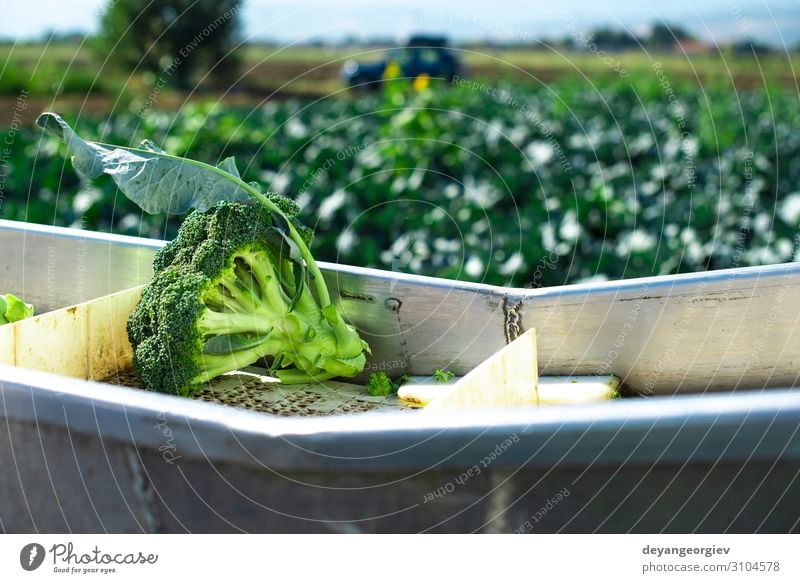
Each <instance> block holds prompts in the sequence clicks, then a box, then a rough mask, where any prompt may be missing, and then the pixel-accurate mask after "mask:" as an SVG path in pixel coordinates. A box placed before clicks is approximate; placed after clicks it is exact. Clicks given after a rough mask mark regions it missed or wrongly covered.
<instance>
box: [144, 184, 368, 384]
mask: <svg viewBox="0 0 800 583" xmlns="http://www.w3.org/2000/svg"><path fill="white" fill-rule="evenodd" d="M270 200H271V202H272V203H273V204H274V205H275V206H277V207H278V208H281V209H282V211H283V212H282V213H281V214H276V213H274V212H272V211H271V210H269V209H268V208H266V207H265V206H262V205H246V204H240V203H227V202H223V203H218V204H217V205H215V206H213V207H212V208H211V209H209V210H208V211H206V212H194V213H193V214H192V215H190V216H189V217H188V218H187V219H186V220H185V221H184V222H183V224H182V225H181V227H180V230H179V232H178V236H177V237H176V238H175V240H173V241H171V242H170V243H168V244H167V245H166V246H165V247H164V248H163V249H162V250H161V251H159V253H157V255H156V258H155V260H154V268H155V271H156V273H155V275H154V277H153V279H152V280H151V282H150V283H149V284H148V285H147V287H146V288H145V291H144V293H143V296H142V299H141V301H140V302H139V304H138V305H137V307H136V308H135V310H134V312H133V313H132V314H131V317H130V319H129V320H128V337H129V339H130V341H131V345H132V346H133V347H134V366H135V368H136V370H137V372H138V374H139V377H140V379H141V380H142V383H143V384H144V385H145V386H146V387H147V388H150V389H153V390H157V391H162V392H169V393H177V394H190V393H192V392H193V391H194V390H195V389H197V388H198V386H199V385H202V384H203V383H205V382H207V381H208V380H210V379H213V378H214V377H216V376H218V375H220V374H223V373H225V372H230V371H233V370H236V369H238V368H241V367H243V366H247V365H250V364H252V363H254V362H255V361H257V360H258V359H260V358H263V357H272V368H273V371H274V373H275V374H276V375H277V376H278V378H280V379H281V381H283V382H284V383H287V384H297V383H304V382H319V381H323V380H326V379H329V378H332V377H337V376H345V377H348V376H353V375H355V374H357V373H358V372H360V371H361V370H362V369H363V368H364V365H365V364H366V356H365V354H364V352H365V351H368V350H369V347H368V346H367V344H366V343H365V342H364V341H363V340H361V338H360V337H359V335H358V333H357V332H356V330H355V328H353V327H352V326H350V325H348V324H347V323H346V322H345V321H344V320H343V319H342V318H341V316H340V315H339V313H338V311H337V310H336V308H335V306H333V304H330V303H328V304H327V305H321V302H319V303H318V301H317V299H316V298H315V297H314V296H313V295H312V293H311V289H310V288H309V287H308V285H306V278H307V274H306V272H305V269H304V267H305V262H304V260H303V259H302V258H299V257H297V255H296V251H297V250H296V247H295V246H294V245H293V244H292V243H293V241H292V240H291V239H289V238H287V237H286V236H285V233H286V224H285V221H286V220H287V219H288V220H289V221H292V222H293V223H295V224H294V225H293V226H294V229H295V232H296V233H298V235H299V236H301V237H303V239H304V242H306V243H308V242H310V239H311V233H310V231H309V230H308V229H306V228H305V227H303V226H302V225H300V224H299V223H296V222H295V219H294V217H293V216H291V215H289V216H287V213H292V214H293V213H294V212H296V207H295V208H293V207H292V206H291V205H292V203H291V201H288V200H286V199H282V200H281V199H280V198H278V197H277V196H276V195H270Z"/></svg>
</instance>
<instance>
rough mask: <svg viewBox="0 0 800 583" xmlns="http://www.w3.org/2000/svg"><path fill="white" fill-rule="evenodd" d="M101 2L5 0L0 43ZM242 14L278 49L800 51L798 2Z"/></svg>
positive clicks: (595, 2) (335, 1)
mask: <svg viewBox="0 0 800 583" xmlns="http://www.w3.org/2000/svg"><path fill="white" fill-rule="evenodd" d="M143 1H144V0H143ZM156 1H157V0H156ZM107 2H108V0H28V1H26V2H17V1H11V0H4V2H3V4H4V6H3V17H2V18H0V37H3V38H6V39H19V40H23V39H34V38H37V37H41V36H42V35H44V34H45V33H46V32H48V31H57V32H63V33H66V32H73V31H80V32H93V31H94V30H95V29H96V22H97V16H98V14H99V13H100V11H101V10H102V9H103V7H104V6H105V5H106V4H107ZM242 14H243V24H244V34H245V35H246V36H247V37H248V38H253V39H256V40H270V41H275V42H282V43H290V42H298V41H307V40H330V41H336V40H341V39H343V38H345V37H347V36H356V37H362V38H369V37H376V36H379V37H384V38H385V37H397V38H401V37H402V36H404V35H407V34H409V33H410V32H446V33H447V34H448V35H449V36H450V37H451V38H453V39H456V40H475V39H493V40H527V39H531V40H532V39H536V38H559V37H564V36H566V35H567V34H568V33H569V31H570V30H579V31H586V30H589V29H591V28H594V27H597V26H602V25H611V26H612V27H615V28H623V27H625V28H628V29H630V30H632V31H634V32H643V31H645V30H646V27H647V26H648V25H649V24H651V23H653V22H658V21H664V22H667V23H671V24H672V23H675V24H681V25H682V26H684V27H685V28H687V29H689V30H690V31H691V32H692V33H694V34H695V35H696V36H698V37H699V38H702V39H704V40H708V41H716V42H720V43H725V42H731V41H737V40H745V39H748V38H751V39H753V40H755V41H759V42H765V43H768V44H772V45H774V46H778V47H780V46H795V45H797V44H798V43H800V0H669V1H668V2H663V1H661V2H659V1H654V0H642V1H625V0H605V1H600V0H559V1H558V2H552V0H550V1H540V0H490V1H487V0H438V1H436V0H403V1H399V0H388V1H381V0H371V1H365V0H291V1H289V0H244V7H243V11H242Z"/></svg>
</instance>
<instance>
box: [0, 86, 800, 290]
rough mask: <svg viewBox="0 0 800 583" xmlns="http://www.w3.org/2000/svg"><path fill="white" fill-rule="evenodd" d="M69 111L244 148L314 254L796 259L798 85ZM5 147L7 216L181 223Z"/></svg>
mask: <svg viewBox="0 0 800 583" xmlns="http://www.w3.org/2000/svg"><path fill="white" fill-rule="evenodd" d="M670 90H672V92H670ZM64 113H65V116H66V117H67V119H68V121H69V122H70V123H71V124H72V125H73V126H74V127H76V128H77V129H78V130H79V131H80V132H81V134H82V135H84V136H85V137H87V138H94V139H97V140H100V141H104V142H109V143H120V144H126V145H129V144H135V143H136V142H137V141H138V140H139V139H142V138H149V139H153V140H155V141H156V142H157V143H160V144H161V145H162V147H164V148H165V149H166V150H167V151H169V152H170V153H173V154H177V155H182V156H188V157H193V158H197V159H200V160H204V161H208V162H216V161H218V160H219V159H221V158H223V157H226V156H230V155H235V156H236V158H237V160H238V162H239V167H240V171H241V172H242V173H243V175H244V176H245V177H246V178H247V179H248V180H255V181H258V182H260V183H261V184H262V185H263V186H264V187H265V188H266V189H270V190H274V191H277V192H280V193H283V194H287V195H290V196H293V197H295V198H296V199H297V200H298V202H299V203H300V204H301V207H302V209H303V218H304V220H305V221H306V222H308V223H309V224H310V225H312V226H313V227H314V228H315V230H316V233H317V234H316V241H315V243H314V248H313V251H314V253H315V256H316V257H317V258H319V259H321V260H328V261H337V262H341V263H347V264H352V265H361V266H371V267H379V268H384V269H393V270H396V271H402V272H407V273H418V274H425V275H435V276H441V277H448V278H454V279H461V280H470V281H484V282H487V283H494V284H509V285H514V286H538V285H553V284H560V283H568V282H575V281H585V280H589V279H592V278H610V279H615V278H629V277H638V276H646V275H658V274H666V273H677V272H687V271H699V270H705V269H719V268H725V267H736V266H746V265H759V264H766V263H777V262H783V261H790V260H793V259H794V258H795V256H796V255H797V249H796V244H795V237H796V235H797V232H798V222H799V221H800V186H799V185H800V164H799V163H798V162H800V133H798V132H797V128H798V127H800V103H799V102H798V100H797V96H796V94H793V93H791V92H790V91H785V90H777V89H776V90H771V91H767V90H760V91H738V92H736V91H732V90H731V88H730V87H728V88H727V89H725V88H722V87H720V88H719V89H714V88H709V87H706V88H690V87H675V88H674V89H673V88H672V87H671V86H670V85H669V82H668V80H666V82H665V79H663V78H662V79H660V80H657V79H656V78H655V77H653V79H652V80H651V81H648V82H638V83H636V84H631V83H627V84H606V85H604V86H603V87H600V88H597V87H591V86H587V85H586V84H585V83H583V84H578V83H559V84H554V85H550V86H539V87H521V86H515V85H499V86H491V85H487V86H484V87H483V88H481V87H480V86H475V85H472V84H467V83H465V84H463V85H459V84H454V85H450V86H442V85H441V84H436V83H432V84H427V83H416V84H415V88H414V89H412V88H411V87H409V85H408V84H403V85H402V86H400V85H398V86H397V87H389V88H388V90H387V91H386V92H385V93H383V94H381V95H370V96H366V97H363V98H360V99H321V100H318V101H314V102H301V101H285V102H270V103H267V104H266V105H263V106H260V107H255V108H254V107H242V108H237V107H232V106H222V105H217V104H213V103H208V104H204V103H191V104H187V105H185V106H184V107H182V108H180V109H179V110H178V111H162V110H159V109H158V104H157V102H156V103H155V105H154V107H153V108H152V109H150V110H148V111H147V112H146V113H144V114H142V113H141V112H140V111H139V112H137V111H136V110H135V109H133V108H132V109H131V110H130V111H123V112H118V113H116V114H115V115H113V116H112V117H101V116H95V115H88V116H87V115H86V114H84V115H80V116H77V115H74V114H73V115H70V112H64ZM137 113H138V115H137ZM9 132H10V133H9ZM11 134H13V135H11ZM0 140H3V141H5V140H8V141H10V142H11V143H12V144H13V147H10V148H9V149H7V150H6V152H7V154H6V158H7V159H6V160H4V163H5V168H6V169H7V173H6V175H5V176H4V177H3V182H2V184H0V188H2V190H0V196H2V198H0V204H2V206H1V207H0V216H2V217H3V218H11V219H17V220H26V221H32V222H39V223H46V224H55V225H65V226H83V227H84V228H90V229H96V230H100V231H111V232H115V233H121V234H129V235H139V236H146V237H158V238H169V237H171V236H172V235H173V234H174V233H175V230H176V225H177V222H178V220H177V218H174V217H173V218H169V219H167V218H166V217H163V216H155V217H152V216H146V215H142V213H141V212H140V211H138V210H137V209H136V208H135V207H134V206H133V205H132V204H131V203H129V202H128V201H127V200H126V199H125V198H124V196H122V195H120V194H119V193H117V192H116V189H115V187H114V185H113V183H112V182H111V181H110V180H105V179H101V180H98V181H96V182H95V183H93V184H91V185H82V184H80V182H79V180H78V178H77V177H76V175H75V173H74V171H73V170H72V168H71V166H70V165H69V164H68V163H65V158H64V151H63V149H62V146H60V145H59V144H57V143H56V142H55V141H52V140H50V139H48V138H44V137H42V136H41V135H40V134H39V133H38V132H36V131H35V130H34V129H31V128H29V127H20V128H19V129H16V130H7V131H6V132H5V133H4V134H2V133H0Z"/></svg>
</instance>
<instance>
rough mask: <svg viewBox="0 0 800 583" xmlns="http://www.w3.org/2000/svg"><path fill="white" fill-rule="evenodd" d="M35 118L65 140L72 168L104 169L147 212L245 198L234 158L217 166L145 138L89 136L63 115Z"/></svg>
mask: <svg viewBox="0 0 800 583" xmlns="http://www.w3.org/2000/svg"><path fill="white" fill-rule="evenodd" d="M36 124H37V125H38V126H39V127H40V128H42V129H43V130H44V131H45V132H47V133H49V134H52V135H55V136H57V137H59V138H61V140H63V141H64V143H66V144H67V149H68V150H69V154H70V156H71V157H72V164H73V166H74V167H75V170H76V171H77V172H78V173H79V174H80V175H82V176H83V177H85V178H96V177H98V176H100V175H101V174H108V175H109V176H111V178H112V179H113V180H114V182H115V183H116V184H117V186H118V187H119V189H120V190H121V191H122V193H123V194H125V196H127V197H128V198H129V199H131V200H132V201H133V202H135V203H136V204H137V205H139V207H141V208H142V210H144V211H145V212H147V213H150V214H155V213H169V214H181V213H185V212H186V211H188V210H189V209H192V208H195V209H198V210H201V211H204V210H207V209H208V208H210V207H211V206H213V205H214V204H215V203H217V202H221V201H228V202H244V201H247V200H249V199H250V195H249V194H248V193H247V191H246V190H244V189H243V188H242V187H241V186H240V182H241V177H240V176H239V172H238V170H237V169H236V163H235V162H234V160H233V158H226V159H225V160H223V161H222V162H221V163H220V164H219V165H218V166H216V167H214V166H210V165H208V164H205V163H203V162H197V161H195V160H189V159H187V158H180V157H178V156H171V155H169V154H167V153H166V152H164V151H163V150H162V149H161V148H159V147H157V146H155V145H154V144H153V143H152V142H149V141H147V140H145V141H144V142H142V144H141V147H139V148H127V147H124V146H113V145H109V144H102V143H99V142H87V141H86V140H84V139H83V138H81V137H80V136H79V135H78V134H76V133H75V132H74V131H73V129H72V128H71V127H70V126H69V125H68V124H67V122H65V121H64V120H63V119H62V118H61V116H59V115H58V114H55V113H43V114H42V115H40V116H39V118H38V119H37V120H36Z"/></svg>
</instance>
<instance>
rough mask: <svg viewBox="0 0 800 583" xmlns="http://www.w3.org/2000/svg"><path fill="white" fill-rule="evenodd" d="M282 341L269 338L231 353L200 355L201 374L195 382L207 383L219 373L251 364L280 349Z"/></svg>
mask: <svg viewBox="0 0 800 583" xmlns="http://www.w3.org/2000/svg"><path fill="white" fill-rule="evenodd" d="M280 349H281V342H280V340H275V339H273V338H268V339H267V340H265V341H264V342H263V343H261V344H259V345H258V346H254V347H253V348H249V349H247V350H239V351H236V352H231V353H230V354H203V355H201V357H200V360H201V362H200V369H201V372H200V374H198V375H197V377H195V383H206V382H208V381H210V380H211V379H213V378H215V377H218V376H219V375H221V374H223V373H226V372H230V371H232V370H236V369H239V368H242V367H244V366H249V365H251V364H253V363H254V362H255V361H257V360H258V359H259V358H264V357H265V356H268V355H270V354H274V353H275V352H278V351H280Z"/></svg>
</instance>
